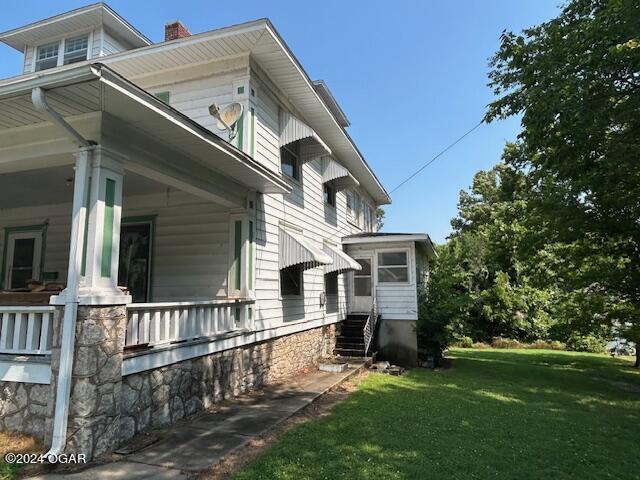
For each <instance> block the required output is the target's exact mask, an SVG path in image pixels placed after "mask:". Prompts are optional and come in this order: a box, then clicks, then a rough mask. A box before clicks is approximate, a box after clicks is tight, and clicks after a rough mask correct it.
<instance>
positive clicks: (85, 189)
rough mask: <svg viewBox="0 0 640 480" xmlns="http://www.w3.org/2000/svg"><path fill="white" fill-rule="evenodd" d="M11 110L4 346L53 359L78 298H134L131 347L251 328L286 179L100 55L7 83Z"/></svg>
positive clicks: (0, 160)
mask: <svg viewBox="0 0 640 480" xmlns="http://www.w3.org/2000/svg"><path fill="white" fill-rule="evenodd" d="M38 88H41V89H42V91H43V93H44V95H45V96H44V98H45V102H46V106H48V107H49V108H50V109H51V110H53V111H54V112H55V113H54V114H53V115H54V117H51V114H50V113H49V112H47V111H46V110H42V109H41V108H38V105H37V102H36V101H35V100H34V97H33V95H34V93H33V92H34V89H38ZM32 97H33V98H32ZM0 112H1V113H2V115H1V116H0V118H2V120H0V228H1V229H2V230H3V234H2V235H1V236H0V251H1V252H2V268H1V277H0V285H1V292H0V320H1V322H2V325H1V327H0V354H2V355H27V356H33V357H47V356H48V355H50V353H51V343H52V332H53V330H54V329H53V325H52V322H55V321H58V320H57V319H59V318H61V315H62V312H63V308H65V307H64V306H65V305H66V308H68V306H69V301H70V300H75V301H77V303H78V304H79V305H87V306H90V305H103V306H104V305H126V309H127V317H128V320H127V332H126V341H125V354H126V353H127V352H128V353H130V354H133V353H135V352H138V351H143V350H145V351H146V350H149V349H158V348H164V347H166V346H167V345H172V344H176V343H184V342H192V341H201V340H203V339H206V338H217V337H219V336H225V335H228V334H230V333H233V332H243V331H251V330H252V328H253V321H254V319H255V313H254V311H253V304H254V298H255V295H254V291H255V285H254V283H255V279H254V276H255V273H254V269H255V263H256V242H257V238H258V235H257V232H258V225H259V224H260V222H261V219H260V214H259V209H258V208H257V202H259V197H260V193H283V192H286V191H287V186H286V184H285V183H284V182H283V181H282V180H281V179H280V178H279V175H277V174H274V173H272V172H270V171H268V170H267V169H265V168H264V167H262V166H261V165H259V164H257V163H256V162H255V161H254V160H253V159H252V158H251V157H249V156H247V155H245V154H244V153H243V152H242V151H240V150H238V149H236V148H235V147H233V146H232V145H230V144H229V143H227V142H224V141H222V140H221V139H220V138H219V137H217V136H215V135H213V134H212V133H211V132H209V131H208V130H205V129H203V128H202V127H200V126H199V125H198V124H196V123H194V122H192V121H191V120H189V119H188V118H186V117H184V116H183V115H181V114H180V113H179V112H177V111H175V110H173V109H171V107H169V106H167V105H166V104H164V103H163V102H161V101H160V100H158V99H156V98H154V97H153V96H151V95H149V94H147V93H146V92H144V91H142V90H140V89H139V88H137V87H136V86H134V85H133V84H130V83H128V82H127V81H126V80H124V79H122V78H120V77H119V76H117V75H116V74H115V73H113V72H111V71H109V70H108V69H106V67H103V66H101V65H92V66H83V67H75V68H71V69H66V70H63V71H62V72H57V73H53V74H47V75H42V74H41V75H37V76H33V78H26V79H25V78H22V79H21V81H20V82H18V83H11V82H9V83H5V84H0ZM56 113H57V114H58V115H59V116H60V117H61V120H62V121H61V122H59V121H57V119H56V118H55V114H56ZM65 124H66V126H67V127H69V128H70V129H71V130H72V132H71V135H70V134H69V131H68V129H67V128H66V127H65ZM65 130H67V131H65ZM73 131H75V135H74V134H73ZM83 140H84V141H86V143H84V144H83ZM74 281H77V290H76V293H74V291H73V283H74ZM71 297H73V299H71ZM0 373H1V372H0Z"/></svg>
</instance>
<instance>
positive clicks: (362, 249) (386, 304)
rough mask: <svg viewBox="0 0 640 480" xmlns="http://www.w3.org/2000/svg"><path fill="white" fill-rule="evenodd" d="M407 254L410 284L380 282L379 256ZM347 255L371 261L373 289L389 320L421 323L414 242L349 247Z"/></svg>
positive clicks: (383, 312) (379, 309)
mask: <svg viewBox="0 0 640 480" xmlns="http://www.w3.org/2000/svg"><path fill="white" fill-rule="evenodd" d="M401 250H407V251H408V253H409V255H408V262H409V266H408V269H409V271H408V274H409V282H407V283H379V282H378V253H379V252H382V251H401ZM347 253H348V254H349V255H351V256H352V257H354V258H358V257H363V256H367V257H371V258H372V264H371V275H372V277H371V279H372V286H371V287H372V289H375V293H376V301H377V305H378V311H379V312H380V314H381V315H382V318H383V319H385V320H417V319H418V294H417V292H418V290H417V284H416V249H415V243H414V242H393V243H392V242H389V243H384V244H375V245H374V244H364V245H348V246H347Z"/></svg>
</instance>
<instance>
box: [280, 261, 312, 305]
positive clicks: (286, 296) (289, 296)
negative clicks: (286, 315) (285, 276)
mask: <svg viewBox="0 0 640 480" xmlns="http://www.w3.org/2000/svg"><path fill="white" fill-rule="evenodd" d="M292 267H296V268H298V269H299V270H300V272H299V273H300V293H298V294H294V293H287V294H284V293H282V270H286V268H281V269H280V270H278V294H279V298H280V300H287V299H299V298H304V290H305V289H304V268H302V266H301V265H300V264H298V265H291V267H287V268H292Z"/></svg>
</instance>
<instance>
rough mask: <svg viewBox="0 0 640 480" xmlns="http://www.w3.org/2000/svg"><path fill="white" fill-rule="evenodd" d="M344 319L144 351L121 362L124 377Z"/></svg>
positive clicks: (303, 323)
mask: <svg viewBox="0 0 640 480" xmlns="http://www.w3.org/2000/svg"><path fill="white" fill-rule="evenodd" d="M341 321H342V320H341V319H340V320H326V319H321V320H314V321H311V322H298V323H295V324H292V325H280V326H278V327H274V328H270V329H267V330H262V331H258V332H250V333H239V334H238V335H234V336H231V337H229V336H226V337H225V338H222V339H219V340H214V341H212V342H202V343H189V344H186V345H176V346H173V347H171V348H167V349H164V350H158V351H157V352H153V351H152V352H143V353H141V354H138V355H135V356H131V357H127V358H125V359H124V360H123V362H122V376H123V377H124V376H127V375H132V374H134V373H139V372H143V371H145V370H153V369H156V368H160V367H164V366H166V365H171V364H173V363H178V362H183V361H185V360H190V359H192V358H197V357H202V356H205V355H211V354H212V353H218V352H222V351H225V350H230V349H233V348H239V347H244V346H246V345H251V344H254V343H258V342H264V341H265V340H271V339H274V338H277V337H282V336H285V335H291V334H293V333H300V332H304V331H306V330H311V329H313V328H319V327H323V326H326V325H332V324H334V323H338V322H341Z"/></svg>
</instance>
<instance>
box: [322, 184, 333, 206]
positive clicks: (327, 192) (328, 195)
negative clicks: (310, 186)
mask: <svg viewBox="0 0 640 480" xmlns="http://www.w3.org/2000/svg"><path fill="white" fill-rule="evenodd" d="M322 190H323V195H324V203H326V204H327V205H329V206H330V207H335V206H336V188H335V187H334V186H333V185H331V183H330V182H327V183H324V184H322Z"/></svg>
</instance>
